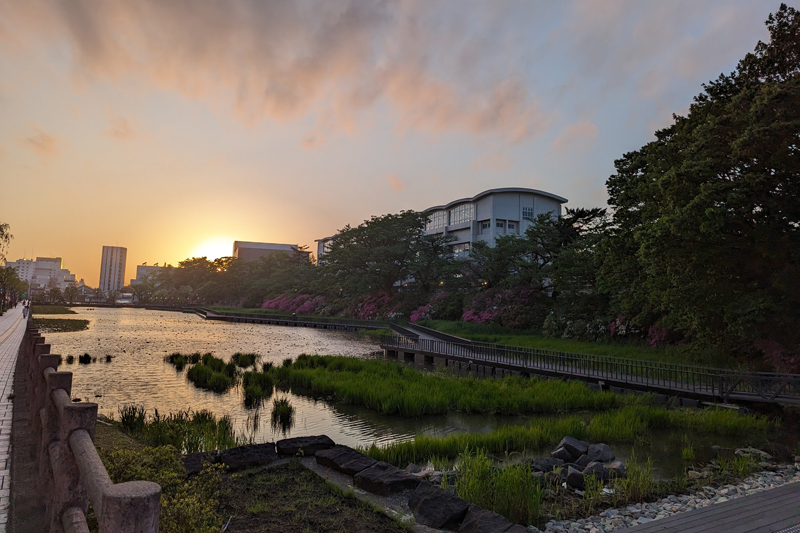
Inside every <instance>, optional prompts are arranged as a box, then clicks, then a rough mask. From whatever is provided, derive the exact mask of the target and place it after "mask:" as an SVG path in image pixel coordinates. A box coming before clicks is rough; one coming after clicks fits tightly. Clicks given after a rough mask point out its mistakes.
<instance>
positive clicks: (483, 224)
mask: <svg viewBox="0 0 800 533" xmlns="http://www.w3.org/2000/svg"><path fill="white" fill-rule="evenodd" d="M491 227H492V223H491V222H481V233H484V232H486V231H488V230H489V228H491Z"/></svg>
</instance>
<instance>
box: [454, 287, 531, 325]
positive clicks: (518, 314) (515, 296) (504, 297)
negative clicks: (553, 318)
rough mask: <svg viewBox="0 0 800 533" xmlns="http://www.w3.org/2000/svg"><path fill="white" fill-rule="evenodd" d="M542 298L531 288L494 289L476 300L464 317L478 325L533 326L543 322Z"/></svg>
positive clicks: (464, 319)
mask: <svg viewBox="0 0 800 533" xmlns="http://www.w3.org/2000/svg"><path fill="white" fill-rule="evenodd" d="M543 317H544V314H543V312H542V309H541V298H540V297H539V295H538V294H537V293H534V292H533V291H530V290H517V291H513V290H491V291H487V292H485V293H482V294H481V295H479V296H478V297H476V298H475V299H473V300H472V303H471V304H470V306H469V308H468V309H467V310H466V311H464V313H463V314H462V315H461V320H463V321H465V322H472V323H474V324H500V325H503V326H506V327H510V328H519V329H525V328H532V327H536V326H538V325H539V324H541V322H542V319H543Z"/></svg>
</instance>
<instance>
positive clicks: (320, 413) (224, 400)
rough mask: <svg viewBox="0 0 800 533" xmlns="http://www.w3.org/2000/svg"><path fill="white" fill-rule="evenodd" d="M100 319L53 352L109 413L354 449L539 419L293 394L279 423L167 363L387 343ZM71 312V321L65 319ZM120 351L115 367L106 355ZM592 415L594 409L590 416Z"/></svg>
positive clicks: (646, 445)
mask: <svg viewBox="0 0 800 533" xmlns="http://www.w3.org/2000/svg"><path fill="white" fill-rule="evenodd" d="M74 310H75V311H76V312H77V315H70V317H69V318H84V319H88V320H89V321H90V325H89V329H88V330H85V331H81V332H73V333H48V334H46V340H47V342H49V343H50V344H51V352H52V353H56V354H61V355H62V356H64V357H66V356H68V355H72V356H74V357H75V361H76V362H75V363H73V364H72V365H67V364H64V365H62V367H61V369H62V370H71V371H72V372H73V374H74V377H73V385H72V396H73V398H81V399H82V400H84V401H93V402H97V403H98V405H99V411H100V413H102V414H105V415H108V416H113V417H117V418H118V416H119V415H118V410H119V407H120V406H122V405H125V404H131V403H134V404H140V405H143V406H144V407H145V408H146V409H148V410H149V411H151V412H152V410H153V409H158V410H159V412H161V413H168V412H173V411H179V410H186V409H193V410H200V409H208V410H209V411H212V412H213V413H215V414H217V415H218V416H221V415H228V416H230V417H231V418H232V419H233V421H234V424H235V426H236V429H237V432H239V433H240V434H242V435H245V436H247V437H249V438H252V439H253V440H254V441H255V442H270V441H274V440H276V439H281V438H284V437H285V436H287V437H291V436H304V435H319V434H326V435H328V436H330V437H331V438H332V439H333V440H334V441H335V442H337V443H340V444H346V445H348V446H364V445H370V444H372V443H377V444H378V445H382V444H387V443H390V442H395V441H402V440H409V439H412V438H413V437H414V436H415V435H434V436H442V435H447V434H450V433H454V432H489V431H492V430H493V429H495V428H498V427H501V426H505V425H509V424H515V425H525V424H527V423H528V422H529V421H530V420H531V417H525V416H515V417H498V416H494V415H463V414H460V413H452V414H449V415H446V416H425V417H419V418H402V417H397V416H382V415H379V414H377V413H375V412H373V411H369V410H367V409H364V408H360V407H355V406H351V405H343V404H339V403H336V402H332V401H325V400H315V399H313V398H309V397H307V396H300V395H295V394H292V393H282V392H279V393H277V396H286V397H288V398H289V399H290V401H291V403H292V405H293V406H294V407H295V423H294V426H293V427H292V428H291V429H289V430H288V431H286V432H284V431H282V430H280V429H273V428H272V427H271V424H270V409H271V401H267V402H265V403H264V406H263V407H261V408H260V409H248V408H245V407H244V405H243V395H242V391H241V388H240V387H237V388H234V389H232V390H230V391H229V392H226V393H224V394H218V393H213V392H209V391H205V390H202V389H198V388H196V387H194V386H193V385H192V384H191V382H189V381H188V380H187V379H186V374H185V372H176V371H175V369H174V368H173V367H172V365H170V364H168V363H166V362H164V356H165V355H167V354H170V353H173V352H181V353H193V352H201V353H206V352H211V353H213V354H214V355H216V356H217V357H221V358H223V359H225V360H228V359H229V358H230V356H231V355H233V354H234V353H236V352H253V353H258V354H261V361H262V362H267V361H272V362H273V363H274V364H276V365H278V364H280V363H281V362H282V361H283V359H285V358H286V357H292V358H294V357H297V356H298V355H300V354H304V353H307V354H331V355H347V356H351V357H371V356H374V355H376V354H378V353H379V348H378V345H377V342H376V341H375V340H374V339H372V338H370V337H367V336H364V335H359V334H357V333H351V332H339V331H328V330H316V329H306V328H287V327H280V326H268V325H261V324H234V323H228V322H221V321H215V320H209V321H206V320H204V319H202V318H200V317H199V316H197V315H194V314H184V313H175V312H168V311H148V310H144V309H125V308H122V309H104V308H98V309H91V308H74ZM65 318H66V317H65ZM84 353H88V354H89V355H91V356H92V357H96V358H97V361H98V362H96V363H92V364H88V365H81V364H78V363H77V358H78V356H79V355H82V354H84ZM106 355H111V356H113V359H112V362H110V363H105V362H104V361H105V356H106ZM586 416H587V419H588V418H589V416H590V415H589V414H588V413H587V414H586ZM647 437H649V438H647V439H646V440H645V441H644V442H640V443H639V444H638V445H637V457H640V458H642V457H647V456H650V457H653V458H654V459H655V464H656V473H657V474H660V475H663V476H672V475H674V474H676V473H678V472H680V471H681V470H682V469H683V467H684V466H685V465H684V464H683V463H682V461H681V460H680V453H681V435H679V434H669V433H666V432H659V433H658V434H652V435H649V436H647ZM692 441H693V442H694V444H695V450H696V451H697V452H698V459H701V458H702V459H707V458H710V455H709V456H708V457H705V456H706V455H707V452H708V450H710V446H711V444H719V445H721V446H723V447H729V446H736V445H741V444H742V443H741V442H734V441H731V440H729V439H723V438H719V437H708V436H705V437H704V436H699V435H693V436H692ZM614 449H615V452H616V453H617V456H618V457H619V458H621V459H627V458H628V457H629V456H630V453H631V447H630V446H621V445H616V446H614Z"/></svg>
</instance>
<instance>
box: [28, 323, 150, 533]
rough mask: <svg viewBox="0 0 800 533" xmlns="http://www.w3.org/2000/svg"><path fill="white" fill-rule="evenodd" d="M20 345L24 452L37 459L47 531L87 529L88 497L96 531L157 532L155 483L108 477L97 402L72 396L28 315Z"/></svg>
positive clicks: (84, 532)
mask: <svg viewBox="0 0 800 533" xmlns="http://www.w3.org/2000/svg"><path fill="white" fill-rule="evenodd" d="M20 350H21V351H20V354H19V357H20V358H21V363H22V367H21V368H22V372H23V373H24V376H25V377H26V378H27V381H28V383H29V387H30V389H29V394H28V410H29V411H28V412H29V413H30V414H31V425H32V427H31V431H32V434H33V440H34V446H33V448H32V449H31V450H30V453H31V455H32V457H35V458H37V459H38V466H39V480H38V484H39V493H40V494H41V496H42V498H43V499H44V501H45V503H46V505H47V514H48V520H49V531H58V532H64V533H89V528H88V526H87V524H86V512H87V510H88V508H89V502H91V504H92V508H93V509H94V512H95V515H96V516H97V521H98V525H99V531H100V533H157V532H158V517H159V512H160V509H161V501H160V499H161V487H160V486H158V484H156V483H152V482H150V481H129V482H127V483H119V484H114V483H113V482H112V481H111V478H110V477H109V476H108V472H107V471H106V469H105V467H104V466H103V463H102V461H101V460H100V456H99V455H97V450H96V449H95V447H94V433H95V425H96V422H97V404H96V403H73V402H72V400H71V398H70V393H71V392H72V391H71V389H72V372H58V370H57V369H58V361H59V356H58V355H53V354H51V353H50V345H49V344H45V343H44V337H42V336H41V335H40V334H39V332H38V330H37V329H36V328H35V327H34V326H33V323H32V322H31V321H30V320H29V321H28V325H27V329H26V330H25V337H24V339H23V343H22V346H21V348H20Z"/></svg>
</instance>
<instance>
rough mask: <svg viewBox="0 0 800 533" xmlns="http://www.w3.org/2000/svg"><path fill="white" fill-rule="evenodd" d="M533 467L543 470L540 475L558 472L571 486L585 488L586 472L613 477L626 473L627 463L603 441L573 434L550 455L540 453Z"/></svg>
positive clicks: (623, 475)
mask: <svg viewBox="0 0 800 533" xmlns="http://www.w3.org/2000/svg"><path fill="white" fill-rule="evenodd" d="M531 469H532V470H533V471H534V472H540V473H541V474H540V475H539V476H538V477H540V478H541V479H546V477H547V476H551V477H554V476H555V475H556V474H553V472H557V475H559V476H560V477H561V479H563V480H564V481H565V482H566V483H567V485H569V486H570V487H572V488H574V489H577V490H583V489H584V488H585V478H586V476H594V477H596V478H598V479H602V480H603V482H606V481H608V480H609V479H611V478H612V477H618V478H619V477H625V475H626V473H627V472H626V469H625V463H623V462H622V461H617V460H616V456H615V455H614V451H613V450H612V449H611V448H610V447H609V446H608V445H607V444H603V443H599V444H589V443H588V442H586V441H582V440H579V439H576V438H574V437H564V438H563V439H561V442H559V443H558V446H556V448H555V450H553V452H552V453H551V454H550V457H540V458H537V459H534V460H533V461H531Z"/></svg>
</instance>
